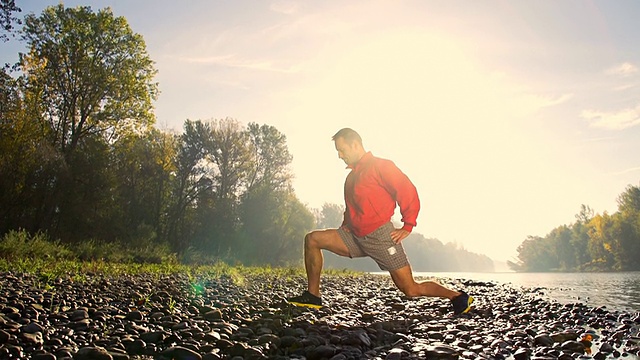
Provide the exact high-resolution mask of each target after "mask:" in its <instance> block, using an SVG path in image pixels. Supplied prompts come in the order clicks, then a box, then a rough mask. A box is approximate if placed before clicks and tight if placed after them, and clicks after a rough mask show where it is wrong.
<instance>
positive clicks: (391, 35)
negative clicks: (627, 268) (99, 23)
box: [0, 0, 640, 260]
mask: <svg viewBox="0 0 640 360" xmlns="http://www.w3.org/2000/svg"><path fill="white" fill-rule="evenodd" d="M58 2H59V1H56V0H46V1H45V0H37V1H36V0H31V1H21V0H17V3H18V6H20V7H22V9H23V14H25V13H29V12H35V13H37V14H39V13H40V11H41V10H42V9H43V8H44V7H45V6H47V5H55V4H57V3H58ZM64 3H65V4H66V5H67V6H75V5H91V6H92V8H93V9H94V10H98V9H100V8H103V7H107V6H110V7H111V8H112V9H113V11H114V13H115V14H116V15H118V16H124V17H126V18H127V20H128V22H129V24H130V26H131V27H132V29H133V30H134V31H135V32H137V33H140V34H141V35H143V37H144V38H145V41H146V43H147V48H148V51H149V54H150V55H151V57H152V58H153V59H154V60H155V61H156V68H157V69H158V70H159V75H158V77H157V81H158V82H159V84H160V90H161V94H160V97H159V99H158V101H157V103H156V115H157V119H158V126H159V127H160V128H165V129H177V130H180V129H181V128H182V124H183V122H184V120H185V119H203V120H206V119H211V118H216V119H220V118H225V117H231V118H235V119H237V120H239V121H240V122H242V123H245V124H246V123H249V122H256V123H259V124H269V125H273V126H275V127H276V128H277V129H278V130H280V131H281V132H283V133H284V134H285V135H286V136H287V139H288V145H289V150H290V151H291V153H292V154H293V156H294V162H293V170H294V172H295V175H296V179H295V189H296V193H297V195H298V197H299V198H300V199H301V201H303V202H304V203H307V204H308V205H309V206H310V207H316V208H319V207H321V206H322V204H323V203H324V202H331V203H342V186H343V181H344V178H345V176H346V174H347V171H346V170H345V168H344V164H343V163H342V161H340V160H339V159H338V157H337V154H336V152H335V149H334V146H333V143H332V142H331V136H332V135H333V134H334V133H335V132H336V131H337V130H339V129H340V128H342V127H352V128H354V129H355V130H357V131H359V132H360V134H361V135H362V137H363V139H364V145H365V148H366V149H367V150H371V151H372V152H373V153H374V155H377V156H380V157H385V158H389V159H391V160H393V161H394V162H395V163H396V164H397V165H398V166H399V167H400V168H401V169H402V170H403V171H404V172H405V173H406V174H407V175H409V177H410V178H411V179H412V180H413V182H414V183H415V185H416V186H417V188H418V192H419V194H420V198H421V201H422V211H421V213H420V216H419V217H418V227H417V228H416V229H415V230H414V231H415V232H418V233H421V234H423V235H425V236H426V237H435V238H438V239H440V240H441V241H443V242H456V243H458V244H460V245H462V246H464V247H465V248H466V249H468V250H470V251H473V252H477V253H482V254H486V255H488V256H490V257H492V258H494V259H496V260H507V259H511V258H512V257H513V256H515V255H516V248H517V246H518V245H519V244H520V243H521V242H522V241H523V240H524V239H525V238H526V236H527V235H539V236H545V235H546V234H547V233H548V232H550V231H551V230H552V229H553V228H554V227H556V226H559V225H563V224H570V223H573V222H574V221H575V218H574V215H575V214H576V213H578V211H579V209H580V205H581V204H586V205H589V206H591V207H592V208H593V209H594V210H595V211H596V212H597V213H602V212H604V211H607V212H609V213H613V212H615V211H616V210H617V203H616V198H617V196H618V195H619V194H620V193H622V192H623V191H624V189H625V187H626V186H627V185H635V186H638V185H639V179H640V71H639V69H640V22H639V21H638V16H639V15H640V2H638V1H635V0H620V1H609V0H599V1H588V0H575V1H572V0H566V1H556V0H540V1H529V0H514V1H499V0H493V1H492V0H490V1H482V2H477V1H471V0H469V1H459V0H448V1H431V0H427V1H422V0H415V1H412V0H407V1H391V0H388V1H386V0H380V1H376V0H374V1H360V0H356V1H337V0H331V1H304V2H298V1H278V0H275V1H271V2H270V1H242V0H239V1H211V0H191V1H184V2H176V1H168V0H136V1H131V0H86V1H64ZM0 49H2V52H1V57H0V60H2V62H3V63H4V62H5V61H15V58H16V53H17V52H18V51H23V50H22V49H21V48H20V47H18V46H17V44H16V43H15V41H12V42H10V43H7V44H0Z"/></svg>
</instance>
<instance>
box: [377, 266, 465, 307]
mask: <svg viewBox="0 0 640 360" xmlns="http://www.w3.org/2000/svg"><path fill="white" fill-rule="evenodd" d="M389 273H390V274H391V278H392V279H393V282H394V283H395V284H396V286H397V287H398V289H400V291H402V292H403V293H404V294H405V295H406V296H408V297H418V296H432V297H442V298H447V299H449V300H451V303H452V305H453V313H454V314H455V315H458V314H462V313H466V312H468V311H469V310H470V309H471V304H472V303H473V297H472V296H469V295H467V293H465V292H460V291H454V290H451V289H449V288H446V287H444V286H442V285H440V284H438V283H437V282H435V281H422V282H416V281H415V279H414V278H413V273H412V271H411V265H407V266H404V267H402V268H400V269H398V270H393V271H389Z"/></svg>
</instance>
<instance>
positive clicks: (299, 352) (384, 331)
mask: <svg viewBox="0 0 640 360" xmlns="http://www.w3.org/2000/svg"><path fill="white" fill-rule="evenodd" d="M44 280H46V281H44ZM44 280H43V279H42V277H38V276H36V275H32V274H17V273H3V274H0V359H34V360H35V359H37V360H48V359H98V360H99V359H236V360H240V359H267V358H271V359H286V358H298V359H302V358H306V359H337V360H338V359H390V360H396V359H397V360H400V359H423V358H440V359H456V358H458V359H477V358H484V359H517V360H521V359H556V358H561V359H574V358H595V359H605V358H611V359H612V358H617V357H624V358H626V359H637V358H638V353H639V351H640V348H639V346H640V345H639V343H640V338H639V336H640V335H639V334H638V331H639V330H638V329H639V327H640V314H638V313H635V314H629V313H620V312H615V311H609V310H607V309H606V308H591V307H588V306H586V305H584V304H559V303H557V302H553V301H549V300H546V299H545V298H544V297H543V296H541V295H542V294H541V291H543V290H541V289H535V290H534V289H516V288H513V287H510V286H508V285H502V284H495V283H485V282H472V281H464V280H457V279H440V280H439V281H440V282H442V283H445V284H447V285H449V286H451V287H455V288H464V289H465V290H467V291H468V292H469V293H470V294H472V295H474V296H475V297H476V299H477V300H476V303H475V305H476V306H475V309H474V310H473V311H472V312H471V313H469V314H464V315H462V316H458V317H453V316H452V315H451V308H450V305H449V303H448V301H444V300H442V299H435V298H420V299H406V298H404V297H403V296H401V294H400V293H399V292H398V291H397V290H396V289H395V287H394V286H393V284H392V282H391V281H390V280H389V277H388V276H375V275H363V276H347V275H345V276H331V277H324V278H323V284H322V285H323V290H324V302H325V303H326V305H328V306H326V307H325V308H323V309H320V310H310V309H304V308H296V307H292V306H290V305H286V304H283V299H284V298H285V297H288V296H291V295H294V294H298V293H299V292H301V291H302V290H303V284H304V283H305V281H304V279H303V278H301V277H300V276H297V275H291V276H284V277H282V276H281V277H276V276H274V275H270V274H256V275H247V276H245V277H244V278H242V279H232V278H230V277H226V276H225V277H216V278H207V277H203V278H193V277H190V276H187V275H153V274H149V275H135V276H133V275H131V276H129V275H128V276H118V277H109V276H101V275H83V276H77V275H76V276H73V277H67V278H58V279H44Z"/></svg>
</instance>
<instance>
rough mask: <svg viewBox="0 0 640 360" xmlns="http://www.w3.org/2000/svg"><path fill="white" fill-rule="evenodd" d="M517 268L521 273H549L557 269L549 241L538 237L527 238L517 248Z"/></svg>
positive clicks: (555, 258)
mask: <svg viewBox="0 0 640 360" xmlns="http://www.w3.org/2000/svg"><path fill="white" fill-rule="evenodd" d="M517 251H518V263H517V265H518V267H519V268H520V270H522V271H549V270H550V269H557V268H558V265H559V263H558V259H557V257H556V255H555V252H554V251H553V250H552V248H551V246H549V241H547V240H546V239H545V238H541V237H539V236H527V239H526V240H524V241H523V242H522V244H520V246H518V249H517Z"/></svg>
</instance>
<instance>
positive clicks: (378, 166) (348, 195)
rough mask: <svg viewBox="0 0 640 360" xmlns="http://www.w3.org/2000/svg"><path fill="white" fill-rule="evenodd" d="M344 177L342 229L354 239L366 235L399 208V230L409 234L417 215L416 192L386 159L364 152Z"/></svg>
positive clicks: (398, 170) (417, 202)
mask: <svg viewBox="0 0 640 360" xmlns="http://www.w3.org/2000/svg"><path fill="white" fill-rule="evenodd" d="M349 168H351V172H350V173H349V175H347V179H346V180H345V183H344V200H345V205H346V209H345V212H344V221H343V223H342V225H343V226H346V227H347V228H349V230H351V232H353V233H354V234H355V235H356V236H359V237H362V236H365V235H367V234H370V233H371V232H373V231H374V230H376V229H377V228H379V227H380V226H382V225H384V224H385V223H387V222H389V221H390V220H391V217H392V216H393V213H394V211H395V209H396V203H397V204H398V205H399V206H400V213H401V214H402V222H403V223H404V226H403V227H402V228H403V229H405V230H407V231H409V232H411V230H413V227H414V226H416V224H417V223H416V219H417V218H418V212H419V211H420V199H419V198H418V192H417V190H416V187H415V186H414V185H413V183H412V182H411V180H409V178H408V177H407V175H405V174H404V173H403V172H402V171H400V169H398V167H397V166H396V165H395V164H394V163H393V162H392V161H391V160H387V159H381V158H377V157H375V156H373V154H371V152H367V153H366V154H365V155H364V156H363V157H362V158H361V159H360V160H359V161H358V162H357V163H356V164H355V165H354V166H353V167H351V166H349Z"/></svg>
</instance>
